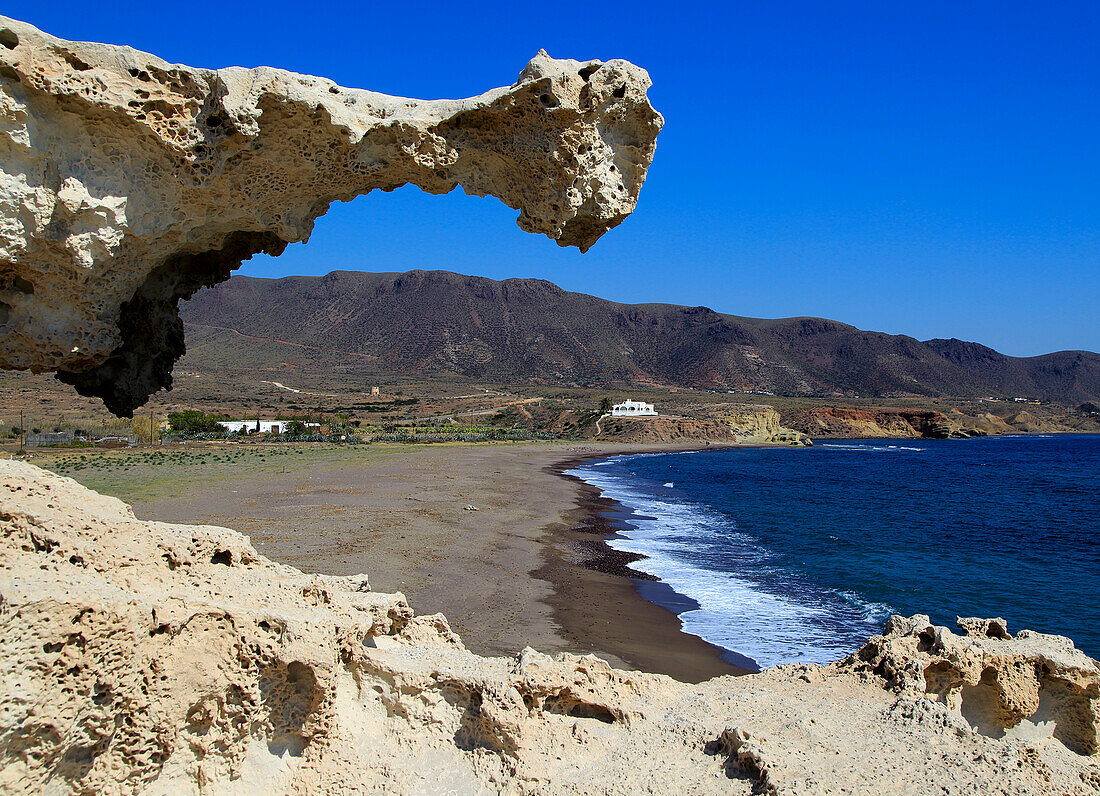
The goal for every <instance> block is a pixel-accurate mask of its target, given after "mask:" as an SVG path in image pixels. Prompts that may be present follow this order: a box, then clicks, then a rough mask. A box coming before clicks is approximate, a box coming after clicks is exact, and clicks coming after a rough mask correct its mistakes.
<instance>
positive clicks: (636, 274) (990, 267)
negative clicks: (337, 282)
mask: <svg viewBox="0 0 1100 796" xmlns="http://www.w3.org/2000/svg"><path fill="white" fill-rule="evenodd" d="M4 13H6V14H8V15H11V16H15V17H19V18H21V19H24V20H26V21H28V22H31V23H32V24H35V25H37V26H38V27H40V28H42V29H44V30H46V31H48V32H50V33H53V34H54V35H57V36H61V37H63V38H69V39H90V40H96V41H106V42H111V43H117V44H129V45H132V46H134V47H137V48H139V49H143V50H148V51H151V52H153V53H156V54H157V55H159V56H161V57H163V58H166V59H168V60H170V61H179V62H183V63H187V64H190V65H193V66H204V67H212V68H216V67H222V66H230V65H241V66H256V65H260V64H266V65H271V66H279V67H284V68H287V69H292V70H295V71H299V72H306V73H311V74H317V75H324V76H326V77H329V78H332V79H333V80H335V81H337V82H338V83H341V84H342V85H346V86H355V87H360V88H369V89H373V90H376V91H383V92H386V93H389V94H398V95H403V96H410V97H423V98H436V97H465V96H471V95H475V94H479V93H481V92H483V91H485V90H487V89H489V88H493V87H496V86H500V85H508V84H510V83H511V82H512V81H513V80H514V79H515V77H516V75H517V74H518V72H519V70H520V69H521V68H522V67H523V65H524V64H525V63H526V62H527V60H528V59H530V58H531V57H532V56H533V55H534V54H535V53H536V52H537V51H538V49H539V48H540V47H542V48H546V49H547V50H548V51H549V52H550V54H551V55H553V56H555V57H559V58H577V59H588V58H600V59H609V58H626V59H629V60H631V61H633V62H634V63H637V64H638V65H640V66H643V67H645V68H646V69H648V70H649V73H650V75H651V76H652V78H653V83H654V85H653V88H652V90H651V91H650V98H651V100H652V101H653V104H654V105H655V106H656V108H657V109H658V110H659V111H661V113H663V114H664V116H665V119H666V126H665V130H664V132H663V133H662V134H661V136H660V138H659V139H658V146H657V156H656V160H655V161H654V164H653V168H652V169H651V171H650V175H649V180H648V181H647V183H646V185H645V187H644V189H643V190H642V196H641V202H640V203H639V206H638V210H637V211H636V212H635V214H634V215H633V216H632V217H631V218H629V219H628V220H627V221H626V222H625V223H624V224H623V225H622V226H620V227H619V228H617V229H615V230H613V231H612V232H610V233H609V234H608V235H607V236H605V238H604V239H603V240H601V241H600V242H599V243H597V244H596V245H595V246H594V247H593V248H592V249H591V250H590V251H589V252H588V254H585V255H581V254H579V253H577V252H576V251H574V250H566V249H561V248H559V247H558V246H557V245H556V244H554V243H553V242H551V241H550V240H548V239H546V238H542V237H536V236H533V235H529V234H527V233H524V232H521V231H520V230H519V228H518V227H516V226H515V223H514V222H515V216H516V212H515V211H513V210H510V209H508V208H506V207H504V206H503V205H502V204H500V203H499V202H497V201H496V200H493V199H479V198H475V197H468V196H466V195H464V194H463V193H462V192H461V190H458V191H455V192H454V193H452V194H450V195H448V196H442V197H439V196H436V197H433V196H427V195H425V194H422V193H420V192H418V191H416V190H414V189H409V188H405V189H402V190H400V191H398V192H396V193H394V194H381V193H375V194H371V195H370V196H367V197H361V198H359V199H357V200H356V201H355V202H353V203H350V204H348V205H340V204H337V205H335V206H334V207H333V208H332V209H331V210H330V211H329V214H328V215H327V216H325V217H323V218H321V219H320V220H319V221H318V223H317V227H316V230H315V231H314V234H313V238H312V239H311V241H310V242H309V243H308V244H307V245H295V246H292V247H290V248H289V249H288V250H287V252H286V253H285V254H284V255H283V256H282V257H279V258H277V259H271V258H266V257H263V258H257V259H256V260H255V261H253V262H252V263H249V264H246V265H245V267H244V268H243V269H242V272H243V273H247V274H252V275H256V276H284V275H288V274H323V273H327V272H328V271H331V270H334V269H352V270H365V271H398V270H406V269H410V268H443V269H447V270H452V271H458V272H460V273H469V274H479V275H484V276H489V277H493V278H505V277H509V276H531V277H541V278H544V279H549V280H552V281H554V282H557V283H558V284H560V285H562V286H563V287H565V288H566V289H569V290H577V291H582V292H586V293H593V294H596V295H599V296H603V297H606V298H610V299H615V300H618V301H628V302H643V301H667V302H673V303H680V304H688V305H698V304H704V305H706V306H709V307H712V308H714V309H716V310H719V311H722V312H731V313H735V314H739V315H751V316H757V317H783V316H792V315H818V316H824V317H829V318H835V319H837V320H841V321H844V322H847V323H852V324H855V325H857V326H860V327H862V328H865V329H875V330H881V331H886V332H892V333H902V334H909V335H913V336H914V337H917V338H920V339H926V338H930V337H960V338H963V339H967V340H977V341H979V342H982V343H985V344H987V345H991V346H993V347H995V348H997V349H999V350H1002V351H1004V352H1005V353H1009V354H1015V355H1031V354H1037V353H1042V352H1046V351H1053V350H1059V349H1073V348H1084V349H1090V350H1093V351H1100V101H1098V100H1100V45H1098V42H1100V3H1096V2H1095V1H1093V2H1080V3H1074V2H1060V3H1037V2H1030V3H1015V2H991V3H970V2H961V3H960V2H957V1H956V2H916V1H915V0H914V1H912V2H882V1H881V0H878V1H877V2H865V3H855V2H818V3H810V2H803V3H793V2H769V1H766V0H758V1H757V2H752V3H748V2H735V3H729V4H726V3H715V4H713V5H707V4H692V3H661V4H650V3H645V2H631V3H626V2H623V3H591V2H586V3H564V2H556V3H522V2H508V3H499V4H490V3H482V4H476V5H474V4H470V5H466V4H463V3H459V2H451V3H431V2H422V3H410V4H404V3H393V2H387V3H372V2H358V3H346V4H345V3H339V4H338V3H326V2H317V1H315V2H309V3H301V2H298V3H285V4H284V3H278V2H271V3H264V4H251V3H245V2H236V3H217V4H204V3H179V4H168V3H149V2H142V3H110V2H100V3H88V2H85V1H84V0H81V2H64V1H61V2H42V0H35V2H22V1H19V2H8V3H6V4H5V7H4Z"/></svg>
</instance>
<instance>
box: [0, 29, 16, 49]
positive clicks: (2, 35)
mask: <svg viewBox="0 0 1100 796" xmlns="http://www.w3.org/2000/svg"><path fill="white" fill-rule="evenodd" d="M0 44H3V45H4V46H5V47H7V48H8V49H9V50H14V49H15V48H16V47H18V46H19V37H18V36H16V35H15V31H13V30H8V29H7V28H0Z"/></svg>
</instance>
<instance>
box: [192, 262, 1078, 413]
mask: <svg viewBox="0 0 1100 796" xmlns="http://www.w3.org/2000/svg"><path fill="white" fill-rule="evenodd" d="M182 316H183V318H184V321H185V323H186V327H187V335H188V345H189V350H190V353H189V355H188V357H187V359H186V360H185V361H184V367H186V368H188V369H193V370H201V369H219V368H226V367H242V366H243V367H249V366H264V365H267V366H270V365H274V364H277V363H278V362H280V361H282V360H284V359H288V358H290V359H293V360H294V361H295V362H303V361H304V362H312V363H314V364H316V365H318V366H323V367H326V368H340V369H351V370H356V369H364V370H368V371H369V370H375V371H382V372H386V373H399V374H403V375H443V374H460V375H462V376H466V377H471V378H477V379H494V380H503V381H513V382H514V381H534V382H540V381H541V382H552V383H571V384H577V385H610V384H622V385H627V384H639V385H644V384H655V385H670V386H671V385H679V386H694V387H704V388H719V389H739V390H746V389H756V390H766V391H769V392H775V393H781V394H789V395H826V396H833V395H835V396H844V395H861V396H901V395H920V396H940V395H949V396H959V397H966V396H971V397H980V396H986V395H997V396H1011V397H1016V396H1024V397H1030V398H1036V399H1043V400H1053V401H1059V402H1063V403H1068V404H1073V405H1076V404H1079V403H1081V402H1083V401H1087V400H1100V355H1098V354H1095V353H1091V352H1085V351H1069V352H1065V351H1064V352H1058V353H1054V354H1046V355H1044V356H1039V357H1031V358H1026V359H1021V358H1015V357H1008V356H1005V355H1003V354H999V353H997V352H996V351H993V350H992V349H989V348H985V347H984V346H979V345H977V344H972V343H962V342H960V341H957V340H948V341H944V340H932V341H928V342H920V341H919V340H915V339H913V338H911V337H905V336H899V335H888V334H882V333H879V332H865V331H861V330H859V329H856V328H855V327H852V326H848V325H846V324H842V323H838V322H836V321H829V320H823V319H821V318H785V319H779V320H761V319H757V318H742V317H737V316H733V315H723V314H720V313H718V312H715V311H714V310H712V309H709V308H707V307H680V306H673V305H667V304H641V305H628V304H617V303H615V302H611V301H605V300H603V299H599V298H595V297H593V296H587V295H584V294H580V293H569V292H566V291H564V290H562V289H561V288H559V287H557V286H556V285H553V284H551V283H550V282H545V281H542V280H536V279H507V280H504V281H502V282H498V281H494V280H491V279H484V278H480V277H469V276H461V275H459V274H453V273H449V272H445V271H410V272H408V273H404V274H371V273H359V272H344V271H337V272H333V273H331V274H328V275H327V276H324V277H287V278H284V279H278V280H269V279H255V278H249V277H241V276H235V277H233V278H232V279H230V280H229V281H228V282H226V283H224V284H222V285H219V286H217V287H215V288H212V289H209V290H203V291H200V292H199V293H198V294H197V295H196V296H195V298H194V299H192V300H191V301H189V302H187V303H185V304H184V305H183V307H182ZM303 346H304V347H303Z"/></svg>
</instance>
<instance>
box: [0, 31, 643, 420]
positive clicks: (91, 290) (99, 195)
mask: <svg viewBox="0 0 1100 796" xmlns="http://www.w3.org/2000/svg"><path fill="white" fill-rule="evenodd" d="M649 85H650V81H649V76H648V75H647V74H646V72H645V71H644V70H642V69H639V68H638V67H636V66H633V65H632V64H630V63H627V62H625V61H609V62H607V63H601V62H599V61H584V62H579V61H570V60H555V59H553V58H550V57H549V56H548V55H547V54H546V53H545V52H540V53H539V54H538V55H537V56H535V58H534V59H533V60H532V61H531V62H530V63H529V64H528V65H527V66H526V67H525V68H524V69H523V71H522V72H521V73H520V75H519V79H518V80H517V81H516V82H515V83H514V84H513V85H511V86H510V87H508V88H499V89H494V90H492V91H489V92H486V93H485V94H482V95H481V96H478V97H473V98H470V99H462V100H434V101H424V100H412V99H405V98H402V97H389V96H385V95H383V94H377V93H374V92H371V91H363V90H359V89H348V88H343V87H341V86H337V85H336V84H334V83H333V82H332V81H330V80H325V79H324V78H318V77H309V76H305V75H299V74H294V73H291V72H286V71H283V70H280V69H272V68H268V67H260V68H256V69H243V68H238V67H230V68H227V69H219V70H216V71H214V70H209V69H193V68H190V67H187V66H181V65H178V64H169V63H166V62H164V61H162V60H161V59H159V58H157V57H155V56H152V55H149V54H147V53H142V52H138V51H136V50H133V49H131V48H129V47H115V46H109V45H103V44H92V43H76V42H68V41H63V40H61V39H57V38H54V37H52V36H49V35H47V34H45V33H43V32H41V31H39V30H37V29H35V28H33V27H31V26H30V25H27V24H24V23H21V22H17V21H15V20H11V19H8V18H5V17H0V367H3V368H14V369H31V370H34V371H36V372H49V371H57V373H58V377H59V378H60V379H62V380H63V381H66V382H67V383H70V384H72V385H74V386H75V387H76V389H77V390H78V391H79V392H81V393H82V394H85V395H95V396H99V397H101V398H102V399H103V400H104V402H105V403H106V405H107V407H108V408H109V409H110V410H111V411H113V412H115V413H117V414H122V415H129V414H131V413H132V412H133V410H134V408H136V407H138V406H140V405H141V404H142V403H144V402H145V400H146V399H147V397H148V396H149V395H150V394H151V393H152V392H154V391H156V390H157V389H159V388H161V387H170V386H171V369H172V364H173V362H174V361H175V360H176V359H177V358H178V357H179V356H180V355H181V354H182V353H183V351H184V341H183V327H182V324H181V322H180V320H179V316H178V313H177V305H178V302H179V300H180V299H185V298H187V297H189V296H190V295H192V293H194V291H196V290H197V289H199V288H200V287H203V286H207V285H212V284H215V283H217V282H220V281H223V280H225V279H226V278H228V276H229V274H230V272H231V271H232V270H233V269H234V268H235V267H237V266H238V265H239V264H240V263H241V261H242V260H244V259H247V258H249V257H251V256H252V255H254V254H256V253H258V252H267V253H269V254H279V253H281V252H282V251H283V249H284V248H285V247H286V246H287V244H289V243H293V242H295V241H305V240H307V239H308V238H309V235H310V232H311V230H312V229H313V222H314V220H315V219H316V218H317V217H318V216H320V215H323V214H324V213H325V212H326V210H327V209H328V206H329V205H330V204H331V203H332V202H333V201H349V200H351V199H353V198H354V197H356V196H358V195H360V194H365V193H368V192H370V191H372V190H375V189H381V190H383V191H392V190H394V189H395V188H398V187H400V186H402V185H405V184H413V185H417V186H419V187H420V188H422V189H423V190H425V191H427V192H429V193H436V194H439V193H447V192H448V191H451V190H453V189H454V188H455V187H456V186H458V185H461V186H462V187H463V189H464V190H465V191H466V192H467V193H470V194H476V195H478V196H485V195H492V196H496V197H498V198H499V199H500V200H501V201H502V202H504V203H505V204H507V205H508V206H509V207H513V208H516V209H518V210H519V211H520V215H519V219H518V223H519V226H520V227H521V228H523V229H524V230H527V231H528V232H537V233H541V234H544V235H547V236H549V237H550V238H552V239H554V240H555V241H557V243H558V244H559V245H561V246H577V247H579V248H580V249H581V250H582V251H584V250H586V249H587V248H588V247H589V246H591V245H592V244H593V243H594V242H595V241H596V240H597V239H598V238H599V237H600V236H601V235H602V234H603V233H604V232H606V231H607V230H609V229H611V228H612V227H614V226H616V225H617V224H619V223H621V222H622V221H623V219H624V218H626V216H627V215H629V214H630V213H631V211H632V210H633V209H634V206H635V203H636V202H637V200H638V193H639V191H640V190H641V187H642V183H643V182H644V181H645V176H646V170H647V168H648V167H649V164H650V162H651V160H652V158H653V152H654V148H655V140H656V136H657V133H658V132H659V131H660V129H661V125H662V124H663V120H662V119H661V116H660V115H659V114H658V113H657V112H656V111H654V110H653V108H652V107H651V106H650V104H649V101H648V99H647V97H646V91H647V89H648V88H649Z"/></svg>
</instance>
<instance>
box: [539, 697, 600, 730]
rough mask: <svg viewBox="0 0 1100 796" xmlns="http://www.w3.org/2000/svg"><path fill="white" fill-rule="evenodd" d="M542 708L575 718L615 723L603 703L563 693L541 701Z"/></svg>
mask: <svg viewBox="0 0 1100 796" xmlns="http://www.w3.org/2000/svg"><path fill="white" fill-rule="evenodd" d="M543 709H544V710H546V712H547V713H558V714H560V715H563V716H572V717H573V718H575V719H596V720H597V721H602V722H603V723H604V724H614V723H615V714H614V713H612V712H611V711H610V710H609V709H608V708H606V707H604V706H603V705H595V704H592V703H591V702H582V701H580V700H578V699H572V698H570V697H567V696H564V695H563V696H556V697H550V698H549V699H547V700H546V701H545V702H544V703H543Z"/></svg>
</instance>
